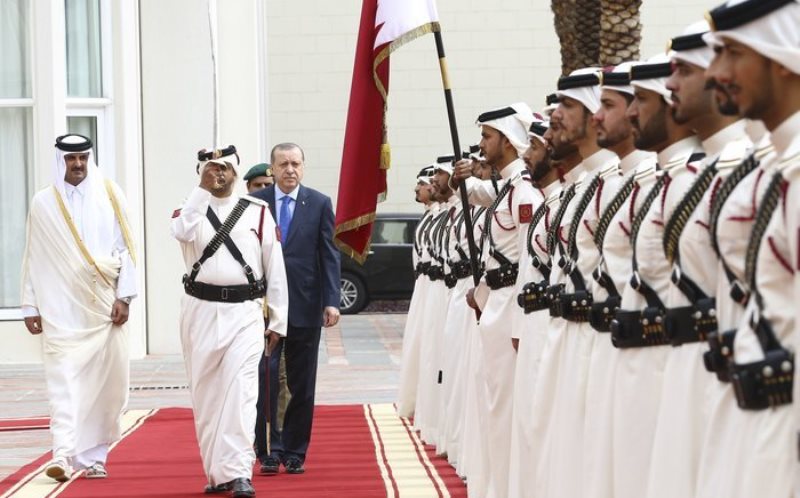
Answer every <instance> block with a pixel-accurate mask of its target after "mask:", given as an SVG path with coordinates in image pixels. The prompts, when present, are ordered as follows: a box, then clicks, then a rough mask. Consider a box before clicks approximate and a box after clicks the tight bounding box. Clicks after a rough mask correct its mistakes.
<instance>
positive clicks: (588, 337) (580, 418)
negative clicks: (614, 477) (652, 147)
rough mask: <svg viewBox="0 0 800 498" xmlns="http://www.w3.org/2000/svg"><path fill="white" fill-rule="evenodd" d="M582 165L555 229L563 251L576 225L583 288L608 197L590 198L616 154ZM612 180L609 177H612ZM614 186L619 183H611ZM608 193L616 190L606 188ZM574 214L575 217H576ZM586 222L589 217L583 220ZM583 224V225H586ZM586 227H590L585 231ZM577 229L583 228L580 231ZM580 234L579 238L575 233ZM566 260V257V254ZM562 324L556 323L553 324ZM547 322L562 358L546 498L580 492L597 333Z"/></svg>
mask: <svg viewBox="0 0 800 498" xmlns="http://www.w3.org/2000/svg"><path fill="white" fill-rule="evenodd" d="M581 168H582V169H583V170H584V171H585V176H584V178H583V180H582V182H581V185H580V187H579V188H578V189H577V190H576V193H575V196H574V197H573V198H572V199H571V200H570V202H569V205H568V207H567V208H566V210H565V211H564V216H563V217H562V218H561V223H560V226H559V227H558V236H559V237H561V241H562V244H563V246H564V249H565V251H567V252H568V251H569V249H568V248H567V245H568V242H569V241H568V237H569V234H570V231H571V229H572V226H573V224H574V223H578V227H577V228H576V245H577V247H578V251H579V257H578V260H577V261H576V262H575V263H576V264H577V271H579V272H580V273H581V274H582V275H583V279H584V282H585V284H586V286H587V287H589V286H590V285H591V273H592V271H593V270H594V268H595V267H596V266H597V262H598V260H599V253H598V251H597V247H596V246H595V244H594V240H593V238H592V235H591V230H593V229H594V225H595V224H596V223H597V217H598V214H597V213H598V212H599V211H600V210H602V208H603V203H604V202H605V203H607V202H608V201H609V200H610V199H611V197H612V196H613V192H611V195H602V197H603V199H602V201H598V202H595V196H596V195H597V194H598V193H600V194H603V192H604V191H605V190H606V189H605V188H601V186H602V185H605V183H606V182H607V181H611V182H612V183H616V182H618V180H619V158H618V157H617V155H616V154H614V153H613V152H611V151H608V150H606V149H600V150H598V151H597V152H595V153H594V154H592V155H590V156H589V157H587V158H585V159H584V160H583V162H582V163H581ZM595 178H597V179H598V181H599V183H598V187H597V190H595V191H594V192H593V193H590V192H589V191H588V190H587V189H588V187H589V185H590V184H591V183H592V182H593V181H594V180H595ZM612 179H613V180H612ZM616 188H618V186H617V187H616ZM609 190H611V191H613V190H615V188H610V189H609ZM586 195H589V196H590V197H589V198H587V199H586V200H589V201H590V202H589V204H588V205H587V206H586V209H585V210H584V211H583V213H579V212H578V205H579V204H581V202H582V201H583V200H584V197H585V196H586ZM578 218H579V219H578ZM587 220H589V221H588V222H587ZM587 223H588V225H587ZM587 228H589V229H588V230H587ZM582 232H585V234H583V233H582ZM579 235H580V236H579ZM565 259H567V260H569V259H571V255H567V256H565ZM562 282H563V283H564V284H565V288H564V293H565V294H571V293H574V292H575V290H576V289H575V286H574V285H573V282H572V280H571V278H570V276H569V275H568V274H566V272H565V274H564V276H563V279H562ZM556 321H558V322H561V323H560V324H558V325H556V324H555V323H554V322H556ZM550 323H551V326H553V325H556V326H558V327H560V329H561V330H562V334H563V337H562V338H561V339H560V342H561V356H560V358H559V360H558V362H557V365H555V369H556V372H557V373H556V386H557V390H556V392H555V397H554V398H553V400H552V404H553V408H552V410H553V414H552V420H553V421H554V422H555V423H554V424H553V425H552V426H551V430H552V431H554V432H553V434H550V435H548V437H550V438H552V439H551V440H550V441H551V444H548V445H547V456H546V457H544V458H546V459H547V460H548V461H549V464H548V465H549V468H550V470H549V473H550V477H549V478H548V480H547V487H546V488H545V489H546V491H545V495H546V496H553V497H564V498H566V497H570V496H580V495H581V493H582V481H583V478H584V477H585V475H584V474H583V463H582V458H583V457H582V454H583V449H584V447H583V446H584V445H583V443H584V427H583V425H584V422H585V409H586V389H587V380H588V377H587V375H588V371H589V358H590V356H591V351H592V345H593V343H594V339H595V336H596V334H597V332H596V331H595V330H594V329H592V328H591V326H590V325H589V323H588V322H586V323H576V322H570V321H567V320H566V319H564V318H563V317H560V318H557V319H553V320H551V322H550Z"/></svg>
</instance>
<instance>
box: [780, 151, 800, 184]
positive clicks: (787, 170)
mask: <svg viewBox="0 0 800 498" xmlns="http://www.w3.org/2000/svg"><path fill="white" fill-rule="evenodd" d="M777 169H778V171H781V172H783V176H784V177H787V178H788V177H789V176H792V177H794V176H795V174H796V173H797V171H798V170H800V152H796V153H794V154H792V155H791V156H789V157H787V158H784V159H781V160H780V161H778V168H777Z"/></svg>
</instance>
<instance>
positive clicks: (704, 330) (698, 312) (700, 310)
mask: <svg viewBox="0 0 800 498" xmlns="http://www.w3.org/2000/svg"><path fill="white" fill-rule="evenodd" d="M664 328H665V330H666V333H667V337H669V339H670V341H671V343H672V345H673V346H680V345H681V344H688V343H691V342H701V341H705V340H706V339H707V338H708V334H710V333H712V332H716V330H717V310H716V300H715V299H714V298H713V297H710V298H703V299H699V300H698V301H697V302H696V303H694V304H693V305H692V306H682V307H680V308H669V309H667V312H666V315H665V317H664Z"/></svg>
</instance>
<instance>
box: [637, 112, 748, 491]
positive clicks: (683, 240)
mask: <svg viewBox="0 0 800 498" xmlns="http://www.w3.org/2000/svg"><path fill="white" fill-rule="evenodd" d="M751 146H752V143H751V142H750V139H749V138H748V137H747V135H746V134H745V123H744V121H737V122H735V123H733V124H731V125H728V126H726V127H724V128H723V129H721V130H719V131H717V133H715V134H713V135H712V136H711V137H709V138H707V139H706V140H704V141H703V150H704V151H705V153H706V157H705V158H704V159H703V161H702V162H701V163H700V164H699V165H698V166H699V170H698V172H697V177H699V176H700V175H701V174H702V171H704V170H705V168H708V167H710V166H711V164H713V163H716V167H717V173H716V175H715V177H714V179H713V180H712V182H711V184H710V185H709V188H708V189H706V192H705V194H704V195H703V197H702V199H701V200H700V203H699V204H698V206H697V207H696V208H695V209H694V211H693V212H692V213H691V215H690V216H689V219H688V221H687V222H686V225H685V227H684V228H683V231H682V232H681V234H680V238H679V241H678V248H677V252H678V254H679V258H680V268H681V271H682V273H683V274H684V275H685V276H686V277H688V278H690V279H691V280H692V281H693V282H694V283H695V284H697V285H698V286H699V287H700V289H701V290H702V291H703V293H705V294H706V295H707V296H709V297H714V296H715V293H716V287H717V255H716V254H715V253H714V249H713V246H712V245H711V239H710V234H709V231H708V224H709V218H710V216H711V212H710V208H711V195H712V192H715V191H716V190H717V188H718V187H719V183H720V182H721V181H722V180H724V178H725V177H726V176H727V175H728V174H729V173H730V172H731V170H732V168H733V167H735V166H737V165H738V164H739V163H741V161H742V160H743V159H744V157H745V155H746V153H747V151H748V149H749V148H750V147H751ZM665 222H668V220H665ZM676 264H677V263H676ZM692 304H693V303H691V302H690V300H689V299H688V298H687V297H686V296H685V295H684V294H683V292H681V290H680V289H679V288H678V287H677V286H676V285H675V284H674V282H672V281H670V284H669V286H668V290H667V296H666V300H665V301H664V305H665V306H666V307H667V308H680V307H686V306H690V305H692ZM707 350H708V345H707V343H706V342H705V341H700V342H693V343H687V344H682V345H680V346H676V347H672V348H670V350H669V353H668V357H667V362H666V365H665V367H664V381H663V384H662V389H661V400H660V402H659V414H658V419H657V422H656V434H655V439H654V442H653V460H652V466H651V467H650V476H649V488H648V496H649V497H651V498H671V497H674V496H681V497H686V498H691V497H692V496H694V490H695V486H696V483H697V468H698V466H699V457H700V448H701V445H702V442H703V439H704V438H705V432H706V428H707V422H708V417H709V411H710V409H711V406H710V405H711V402H712V400H714V399H716V397H717V391H718V390H721V388H722V386H721V385H720V383H719V381H718V380H717V378H716V376H715V375H714V374H712V373H710V372H708V371H706V369H705V367H704V364H703V353H704V352H705V351H707Z"/></svg>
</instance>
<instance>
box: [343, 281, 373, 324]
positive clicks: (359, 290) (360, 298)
mask: <svg viewBox="0 0 800 498" xmlns="http://www.w3.org/2000/svg"><path fill="white" fill-rule="evenodd" d="M341 282H342V290H341V296H340V298H339V311H341V312H342V314H344V315H350V314H353V313H358V312H359V311H361V310H362V309H363V308H364V305H366V304H367V288H366V287H365V286H364V284H363V283H362V282H361V279H360V278H358V277H356V276H353V275H350V274H344V275H342V280H341Z"/></svg>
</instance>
